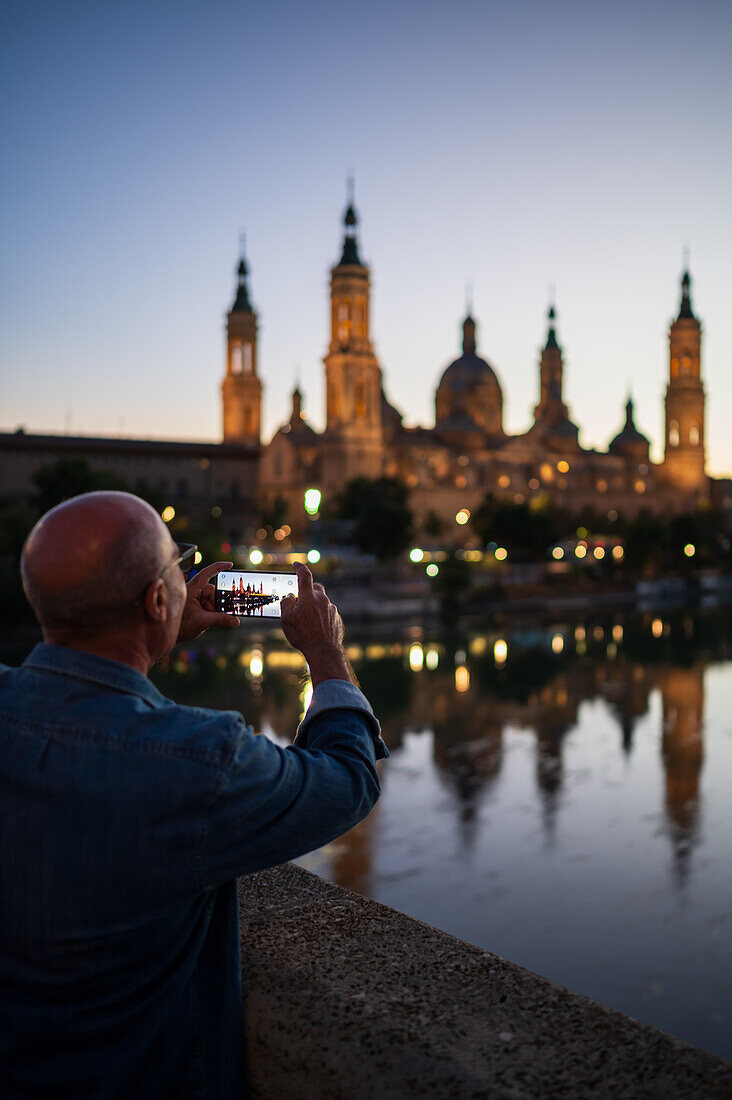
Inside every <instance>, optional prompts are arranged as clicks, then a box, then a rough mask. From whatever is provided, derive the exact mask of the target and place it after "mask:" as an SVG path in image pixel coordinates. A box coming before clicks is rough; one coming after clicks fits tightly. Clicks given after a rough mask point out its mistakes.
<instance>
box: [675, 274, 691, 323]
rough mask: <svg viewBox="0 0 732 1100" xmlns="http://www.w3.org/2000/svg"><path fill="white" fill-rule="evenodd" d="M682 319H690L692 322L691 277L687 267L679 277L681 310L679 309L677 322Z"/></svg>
mask: <svg viewBox="0 0 732 1100" xmlns="http://www.w3.org/2000/svg"><path fill="white" fill-rule="evenodd" d="M682 317H690V318H691V319H692V320H694V313H693V311H692V308H691V276H690V275H689V268H688V267H686V269H685V271H684V274H683V275H682V277H681V308H680V309H679V320H681V318H682Z"/></svg>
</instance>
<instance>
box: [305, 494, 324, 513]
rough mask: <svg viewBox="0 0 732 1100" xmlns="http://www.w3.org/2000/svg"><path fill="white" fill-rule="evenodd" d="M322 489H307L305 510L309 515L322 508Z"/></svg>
mask: <svg viewBox="0 0 732 1100" xmlns="http://www.w3.org/2000/svg"><path fill="white" fill-rule="evenodd" d="M320 501H321V494H320V489H306V490H305V511H306V512H307V514H308V515H309V516H314V515H316V514H317V512H318V511H319V509H320Z"/></svg>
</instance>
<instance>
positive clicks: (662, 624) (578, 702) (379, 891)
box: [155, 609, 732, 1057]
mask: <svg viewBox="0 0 732 1100" xmlns="http://www.w3.org/2000/svg"><path fill="white" fill-rule="evenodd" d="M731 633H732V619H731V618H730V615H729V614H728V613H727V610H726V609H706V610H702V611H699V612H696V613H694V614H690V613H688V612H674V613H663V614H659V613H653V614H650V613H649V614H629V615H625V616H622V615H619V614H606V615H600V614H597V615H592V616H589V617H585V618H583V619H582V620H581V621H572V620H566V621H557V620H556V619H549V618H546V619H543V620H542V619H533V620H528V619H527V620H523V621H522V620H519V619H517V618H515V617H506V619H505V620H496V621H494V622H493V623H491V624H490V625H486V627H485V628H484V629H481V630H475V629H474V630H470V631H465V632H461V633H457V632H456V633H452V634H450V633H445V632H442V633H441V632H439V631H437V630H434V629H431V628H430V627H428V626H419V625H414V626H410V627H405V628H404V629H401V628H393V627H389V628H385V629H384V630H382V632H381V634H380V635H378V634H371V635H364V636H359V635H358V634H357V633H355V632H354V633H352V636H351V637H350V638H349V642H350V645H349V655H350V657H351V660H352V661H353V664H354V667H355V669H356V672H357V674H358V676H359V678H360V681H361V684H362V686H363V689H364V691H365V692H366V694H367V695H368V697H369V698H370V699H371V701H372V703H373V705H374V709H375V711H376V713H377V714H378V715H379V717H380V719H381V722H382V726H383V730H384V736H385V739H386V741H387V743H388V744H389V746H390V749H391V751H392V757H391V760H390V761H387V762H386V763H385V765H384V767H383V770H382V777H383V781H384V795H383V797H382V799H381V801H380V802H379V804H378V805H377V807H376V809H375V810H374V812H373V813H372V814H371V815H370V816H369V818H367V819H366V821H364V822H362V823H361V825H359V826H358V827H357V828H356V829H354V830H353V831H352V832H351V833H349V834H348V835H347V836H346V837H344V838H342V839H341V840H339V841H338V842H336V843H335V844H333V845H330V846H328V848H326V849H324V850H323V851H321V852H320V853H317V854H316V855H315V856H313V857H310V859H309V861H308V865H309V866H312V867H313V868H314V869H316V870H317V871H318V872H319V873H321V874H324V875H325V876H327V877H329V878H331V879H332V880H334V881H336V882H338V883H340V884H341V885H343V886H346V887H348V888H350V889H353V890H357V891H360V892H362V893H364V894H368V895H370V896H372V897H375V898H378V899H379V900H382V901H385V902H386V903H388V904H390V905H393V906H395V907H397V908H400V909H403V910H405V911H407V912H411V913H412V914H413V915H415V916H417V917H420V918H421V919H423V920H426V921H428V922H430V923H433V924H436V925H438V926H440V927H443V928H446V929H447V930H448V931H451V932H453V933H454V934H456V935H459V936H461V937H462V938H464V939H467V940H469V941H471V942H474V943H478V944H480V945H482V946H484V947H486V948H487V949H489V950H494V951H496V952H498V953H499V954H504V955H506V956H507V957H508V958H512V959H514V960H515V961H517V962H519V963H521V964H522V965H525V966H528V967H530V968H532V969H535V970H537V971H539V972H540V973H544V974H546V975H547V976H549V977H553V978H555V979H556V980H558V981H560V982H563V983H564V984H567V985H569V986H571V987H572V988H575V989H578V990H579V991H581V992H583V993H586V994H588V995H590V996H593V997H595V998H597V999H599V1000H602V1001H604V1002H605V1003H608V1004H611V1005H613V1006H614V1007H617V1008H620V1009H621V1010H623V1011H625V1012H628V1013H629V1014H631V1015H634V1016H636V1017H638V1018H641V1019H646V1020H648V1021H649V1022H651V1023H654V1024H655V1025H656V1026H659V1027H662V1028H664V1029H666V1030H669V1031H671V1032H672V1033H673V1034H677V1035H680V1036H681V1037H682V1038H686V1039H688V1040H690V1041H691V1042H695V1043H697V1044H699V1045H702V1046H705V1047H707V1048H708V1049H712V1050H715V1051H716V1052H718V1053H722V1054H724V1055H726V1056H727V1057H729V1056H730V1054H732V1043H731V1042H730V1037H729V1036H730V1029H729V1027H728V1026H727V1025H728V1021H729V1018H730V1015H731V1014H732V992H731V989H730V981H729V975H730V972H732V944H731V943H730V934H729V928H730V925H732V922H730V921H726V915H727V914H728V912H729V911H730V909H732V890H731V889H730V886H729V876H728V873H727V871H728V866H729V852H730V847H731V846H732V812H731V811H730V804H729V800H728V798H727V788H728V785H729V782H730V780H732V729H730V727H732V718H730V717H728V716H729V715H730V714H732V709H731V708H730V706H729V705H728V703H729V702H732V664H730V663H729V653H730V641H731V640H732V637H731ZM710 677H711V679H710ZM155 678H156V680H157V682H158V683H159V685H160V686H161V688H162V689H163V690H164V691H165V692H166V693H167V694H169V695H171V696H172V697H174V698H176V699H177V700H180V701H181V702H185V701H189V702H191V703H197V704H203V705H210V706H216V707H232V708H234V709H238V710H240V711H242V713H244V714H245V715H246V716H247V718H248V720H249V721H251V722H252V723H253V724H254V726H255V728H257V729H261V730H263V731H265V732H266V733H268V734H269V735H271V736H274V737H276V738H278V739H280V740H281V741H283V742H285V741H287V740H288V739H289V738H290V737H291V736H292V733H293V731H294V729H295V727H296V725H297V722H298V721H299V718H300V717H301V714H302V712H303V709H304V707H305V705H306V703H307V697H308V696H307V692H308V687H309V685H308V683H307V680H306V669H305V667H304V665H303V662H302V660H301V659H300V658H299V656H298V655H297V654H295V653H293V652H292V651H291V650H288V649H287V648H286V647H285V646H284V645H283V643H282V639H281V635H279V634H278V632H277V631H276V629H274V630H273V631H272V632H271V633H269V634H268V633H266V632H261V633H257V634H256V635H254V634H252V633H250V634H249V635H245V634H244V633H243V631H242V632H237V634H236V635H229V634H227V635H223V636H217V637H216V638H215V639H214V641H213V642H210V641H207V642H206V644H204V645H203V646H200V647H199V648H196V647H193V648H191V649H189V650H186V651H185V652H184V653H182V654H177V655H175V656H174V657H173V658H171V660H170V662H168V664H167V665H165V666H163V667H161V668H160V669H159V670H158V671H157V673H156V677H155ZM710 684H712V685H713V687H714V690H713V691H712V690H711V688H710ZM710 699H711V700H712V702H711V703H710ZM710 706H711V709H712V714H711V717H710V716H709V715H708V713H707V712H708V711H709V709H710ZM710 738H711V740H710ZM705 741H706V745H705ZM705 756H706V759H707V761H708V762H709V763H708V764H707V770H705ZM725 884H726V885H725Z"/></svg>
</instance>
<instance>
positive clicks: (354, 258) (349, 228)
mask: <svg viewBox="0 0 732 1100" xmlns="http://www.w3.org/2000/svg"><path fill="white" fill-rule="evenodd" d="M346 201H347V203H348V206H347V207H346V212H345V214H344V215H343V227H344V234H343V253H342V255H341V258H340V260H339V261H338V263H339V266H340V265H341V264H359V265H360V264H361V260H360V258H359V255H358V241H357V240H356V226H357V225H358V217H357V216H356V208H355V206H354V182H353V176H352V175H350V176H349V177H348V181H347V184H346Z"/></svg>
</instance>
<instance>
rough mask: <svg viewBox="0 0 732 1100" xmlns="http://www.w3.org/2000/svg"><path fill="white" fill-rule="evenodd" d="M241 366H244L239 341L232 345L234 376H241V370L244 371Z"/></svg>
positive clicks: (232, 369)
mask: <svg viewBox="0 0 732 1100" xmlns="http://www.w3.org/2000/svg"><path fill="white" fill-rule="evenodd" d="M241 364H242V359H241V343H239V341H237V342H236V343H235V344H232V346H231V373H232V374H241V369H242V367H241Z"/></svg>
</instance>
